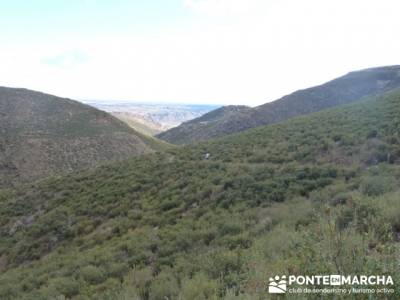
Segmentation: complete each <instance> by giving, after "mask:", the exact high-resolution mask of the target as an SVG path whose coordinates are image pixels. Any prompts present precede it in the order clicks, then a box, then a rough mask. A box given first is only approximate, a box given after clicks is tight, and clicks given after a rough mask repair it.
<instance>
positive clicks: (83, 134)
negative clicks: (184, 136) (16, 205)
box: [0, 87, 166, 187]
mask: <svg viewBox="0 0 400 300" xmlns="http://www.w3.org/2000/svg"><path fill="white" fill-rule="evenodd" d="M165 145H166V143H164V142H161V141H156V140H155V139H153V138H150V137H146V136H144V135H142V134H140V133H138V132H137V131H135V130H133V129H132V128H130V127H128V126H127V125H126V124H125V123H123V122H121V121H120V120H118V119H117V118H115V117H113V116H111V115H109V114H108V113H106V112H103V111H100V110H98V109H95V108H93V107H91V106H88V105H84V104H82V103H80V102H77V101H73V100H70V99H63V98H59V97H55V96H52V95H48V94H44V93H40V92H35V91H30V90H26V89H14V88H6V87H0V187H2V186H3V187H4V186H11V185H13V184H15V183H24V182H30V181H33V180H36V179H40V178H44V177H47V176H51V175H58V174H63V173H66V172H69V171H72V170H76V169H82V168H85V167H93V166H95V165H98V164H99V163H102V162H107V161H110V160H119V159H122V158H126V157H128V156H132V155H137V154H145V153H151V152H154V151H156V150H158V149H161V148H163V147H165Z"/></svg>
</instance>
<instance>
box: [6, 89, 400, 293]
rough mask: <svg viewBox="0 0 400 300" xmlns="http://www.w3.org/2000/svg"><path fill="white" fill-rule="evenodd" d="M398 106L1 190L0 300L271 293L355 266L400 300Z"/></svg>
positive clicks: (372, 102)
mask: <svg viewBox="0 0 400 300" xmlns="http://www.w3.org/2000/svg"><path fill="white" fill-rule="evenodd" d="M399 115H400V92H392V93H390V94H387V95H384V96H380V97H373V98H370V99H365V100H363V101H360V102H358V103H354V104H348V105H344V106H341V107H338V108H332V109H329V110H325V111H323V112H318V113H314V114H311V115H308V116H303V117H298V118H293V119H291V120H288V121H286V122H282V123H279V124H274V125H269V126H265V127H260V128H256V129H252V130H248V131H246V132H244V133H241V134H237V135H230V136H228V137H224V138H221V139H217V140H213V141H210V142H205V143H201V144H197V145H192V146H184V147H182V148H173V149H169V150H167V151H166V152H163V153H156V154H149V155H147V156H145V157H137V158H131V159H129V160H125V161H121V162H116V163H112V164H108V165H103V166H101V167H99V168H96V169H95V170H88V171H84V172H77V173H73V174H69V175H68V176H65V177H61V178H54V179H47V180H45V181H42V182H38V183H35V184H32V185H29V186H25V187H23V188H19V189H18V190H3V191H1V192H0V270H1V271H2V272H1V274H0V298H1V299H28V298H29V299H52V298H57V297H58V298H63V297H66V298H71V299H166V298H168V299H270V298H271V297H270V296H271V295H268V294H267V292H266V282H267V281H268V278H269V277H271V276H275V275H277V274H279V275H282V274H286V275H292V274H293V275H316V274H318V275H319V274H344V275H346V274H350V275H351V274H356V275H359V274H363V275H391V276H393V281H394V285H393V286H390V287H389V288H391V289H393V292H392V293H388V294H385V295H384V297H385V299H399V297H400V294H399V291H400V289H399V287H400V286H399V283H400V275H399V274H400V272H399V265H398V263H397V261H396V259H394V258H395V257H396V255H397V254H396V253H397V251H398V250H397V249H398V243H399V236H400V223H399V218H398V216H399V214H400V204H399V201H398V199H399V197H400V190H399V186H400V185H399V183H400V166H399V164H400V137H399V132H400V121H399V117H398V116H399ZM205 153H209V154H210V157H209V158H208V159H205V158H204V154H205ZM378 287H382V286H378ZM320 297H321V295H319V294H316V295H309V296H308V297H307V299H320ZM355 297H357V299H369V298H370V295H368V294H358V295H355ZM324 298H326V299H337V295H332V294H331V295H329V294H327V295H324Z"/></svg>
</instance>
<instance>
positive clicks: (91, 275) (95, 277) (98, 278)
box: [80, 265, 104, 284]
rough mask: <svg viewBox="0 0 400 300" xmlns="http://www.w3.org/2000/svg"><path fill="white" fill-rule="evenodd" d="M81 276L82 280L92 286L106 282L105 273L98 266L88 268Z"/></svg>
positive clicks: (82, 271) (83, 269)
mask: <svg viewBox="0 0 400 300" xmlns="http://www.w3.org/2000/svg"><path fill="white" fill-rule="evenodd" d="M80 275H81V276H82V278H83V279H84V280H85V281H87V282H89V283H91V284H99V283H102V282H103V281H104V273H103V271H102V270H101V269H100V268H98V267H96V266H92V265H89V266H86V267H83V268H82V269H81V270H80Z"/></svg>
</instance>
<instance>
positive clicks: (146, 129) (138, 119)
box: [110, 111, 165, 136]
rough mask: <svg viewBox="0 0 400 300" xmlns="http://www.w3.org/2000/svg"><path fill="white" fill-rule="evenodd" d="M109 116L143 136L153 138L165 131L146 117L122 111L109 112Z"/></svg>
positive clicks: (161, 126)
mask: <svg viewBox="0 0 400 300" xmlns="http://www.w3.org/2000/svg"><path fill="white" fill-rule="evenodd" d="M110 114H111V115H113V116H114V117H116V118H118V119H120V120H121V121H123V122H125V123H126V124H128V125H129V126H130V127H132V128H133V129H135V130H136V131H138V132H140V133H143V134H145V135H149V136H154V135H156V134H158V133H161V132H162V131H164V130H165V128H163V125H162V124H160V123H157V122H156V121H154V120H152V119H150V118H148V117H147V116H143V115H139V114H136V113H132V112H124V111H115V112H110Z"/></svg>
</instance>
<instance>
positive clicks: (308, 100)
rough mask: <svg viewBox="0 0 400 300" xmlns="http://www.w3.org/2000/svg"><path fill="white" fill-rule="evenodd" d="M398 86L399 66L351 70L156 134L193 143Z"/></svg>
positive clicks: (168, 139)
mask: <svg viewBox="0 0 400 300" xmlns="http://www.w3.org/2000/svg"><path fill="white" fill-rule="evenodd" d="M399 87H400V66H387V67H379V68H371V69H366V70H361V71H356V72H351V73H349V74H347V75H345V76H342V77H339V78H337V79H335V80H332V81H329V82H327V83H325V84H322V85H320V86H316V87H312V88H308V89H304V90H299V91H296V92H294V93H292V94H290V95H287V96H284V97H282V98H280V99H278V100H276V101H273V102H270V103H266V104H263V105H260V106H257V107H254V108H246V107H231V106H230V107H224V108H220V109H218V110H217V111H211V112H209V113H208V114H206V115H204V116H202V117H200V118H197V119H194V120H191V121H189V122H186V123H183V124H182V125H180V126H178V127H176V128H172V129H170V130H167V131H165V132H162V133H160V134H159V135H157V137H159V138H160V139H163V140H165V141H168V142H170V143H174V144H190V143H195V142H199V141H202V140H208V139H211V138H217V137H221V136H224V135H228V134H232V133H236V132H241V131H244V130H246V129H250V128H254V127H259V126H263V125H268V124H272V123H277V122H280V121H284V120H287V119H289V118H293V117H296V116H300V115H305V114H309V113H313V112H317V111H320V110H323V109H326V108H330V107H334V106H338V105H341V104H346V103H351V102H355V101H359V100H360V99H362V98H364V97H368V96H376V95H380V94H383V93H385V92H387V91H390V90H393V89H396V88H399Z"/></svg>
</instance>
